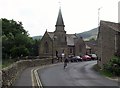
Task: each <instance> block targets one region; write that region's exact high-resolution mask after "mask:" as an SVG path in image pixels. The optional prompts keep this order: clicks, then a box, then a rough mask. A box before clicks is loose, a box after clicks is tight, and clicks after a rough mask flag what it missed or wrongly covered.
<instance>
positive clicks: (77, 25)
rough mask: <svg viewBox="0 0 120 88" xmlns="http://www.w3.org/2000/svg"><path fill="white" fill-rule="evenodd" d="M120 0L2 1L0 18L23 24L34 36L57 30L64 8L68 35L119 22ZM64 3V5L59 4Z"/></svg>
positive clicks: (0, 3)
mask: <svg viewBox="0 0 120 88" xmlns="http://www.w3.org/2000/svg"><path fill="white" fill-rule="evenodd" d="M118 1H120V0H0V18H7V19H9V20H10V19H14V20H15V21H21V22H22V23H23V26H24V29H25V30H27V31H28V33H29V34H30V36H37V35H43V34H44V32H45V31H46V29H47V30H48V31H49V32H53V31H54V30H55V24H56V20H57V16H58V11H59V7H60V6H61V10H62V16H63V20H64V23H65V30H66V31H67V33H69V34H71V33H80V32H83V31H87V30H90V29H93V28H96V27H97V26H98V8H101V9H100V20H106V21H112V22H118ZM59 2H61V3H59Z"/></svg>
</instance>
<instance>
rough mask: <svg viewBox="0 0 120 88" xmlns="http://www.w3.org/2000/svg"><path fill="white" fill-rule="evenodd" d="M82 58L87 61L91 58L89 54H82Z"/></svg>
mask: <svg viewBox="0 0 120 88" xmlns="http://www.w3.org/2000/svg"><path fill="white" fill-rule="evenodd" d="M82 59H83V60H84V61H89V60H91V57H90V56H89V55H84V56H82Z"/></svg>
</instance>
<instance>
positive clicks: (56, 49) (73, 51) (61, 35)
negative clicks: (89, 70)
mask: <svg viewBox="0 0 120 88" xmlns="http://www.w3.org/2000/svg"><path fill="white" fill-rule="evenodd" d="M55 28H56V29H55V31H54V32H48V31H47V30H46V32H45V34H44V35H43V37H42V39H41V41H40V46H39V56H40V57H41V58H43V57H45V58H46V57H61V55H62V54H63V53H64V55H65V57H68V56H76V55H79V56H80V55H83V54H85V53H86V47H85V42H84V41H83V39H82V37H78V36H76V34H66V31H65V29H64V28H65V25H64V21H63V18H62V13H61V9H59V13H58V18H57V22H56V25H55Z"/></svg>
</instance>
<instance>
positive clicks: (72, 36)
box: [48, 32, 77, 46]
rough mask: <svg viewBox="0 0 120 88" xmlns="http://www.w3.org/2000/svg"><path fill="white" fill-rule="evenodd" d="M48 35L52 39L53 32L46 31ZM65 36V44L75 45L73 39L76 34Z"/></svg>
mask: <svg viewBox="0 0 120 88" xmlns="http://www.w3.org/2000/svg"><path fill="white" fill-rule="evenodd" d="M48 35H49V36H50V38H51V39H52V40H53V38H54V32H48ZM66 37H67V45H69V46H74V45H75V41H74V39H75V38H77V36H76V35H75V34H66Z"/></svg>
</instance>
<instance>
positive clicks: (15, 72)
mask: <svg viewBox="0 0 120 88" xmlns="http://www.w3.org/2000/svg"><path fill="white" fill-rule="evenodd" d="M51 63H52V59H51V58H48V59H35V60H20V61H17V62H16V63H14V64H12V65H10V66H9V67H6V68H3V69H2V87H3V88H8V87H9V86H12V85H13V84H14V82H15V80H16V78H17V77H18V76H19V75H20V73H21V72H22V71H23V70H24V69H26V68H28V67H34V66H42V65H48V64H51Z"/></svg>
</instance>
